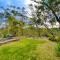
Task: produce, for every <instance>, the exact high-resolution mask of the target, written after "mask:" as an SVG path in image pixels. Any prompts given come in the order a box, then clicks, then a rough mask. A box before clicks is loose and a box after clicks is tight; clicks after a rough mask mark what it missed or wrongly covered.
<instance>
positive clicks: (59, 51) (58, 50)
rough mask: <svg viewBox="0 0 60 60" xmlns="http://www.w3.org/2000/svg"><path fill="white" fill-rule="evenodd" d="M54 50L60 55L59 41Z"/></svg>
mask: <svg viewBox="0 0 60 60" xmlns="http://www.w3.org/2000/svg"><path fill="white" fill-rule="evenodd" d="M56 51H57V56H58V57H60V42H59V43H58V44H57V47H56Z"/></svg>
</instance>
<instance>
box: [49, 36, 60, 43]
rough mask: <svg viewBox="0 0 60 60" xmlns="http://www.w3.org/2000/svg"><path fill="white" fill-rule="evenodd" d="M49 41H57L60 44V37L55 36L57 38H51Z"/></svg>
mask: <svg viewBox="0 0 60 60" xmlns="http://www.w3.org/2000/svg"><path fill="white" fill-rule="evenodd" d="M49 40H51V41H55V42H60V36H55V37H53V36H52V37H49Z"/></svg>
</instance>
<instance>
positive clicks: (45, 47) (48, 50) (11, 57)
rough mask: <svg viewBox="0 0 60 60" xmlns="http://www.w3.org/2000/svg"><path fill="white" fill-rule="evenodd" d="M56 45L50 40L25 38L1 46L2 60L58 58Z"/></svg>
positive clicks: (51, 59)
mask: <svg viewBox="0 0 60 60" xmlns="http://www.w3.org/2000/svg"><path fill="white" fill-rule="evenodd" d="M55 45H56V44H55V43H52V42H50V41H48V40H42V39H33V38H24V39H22V40H20V41H18V42H12V43H9V44H4V45H2V46H0V60H58V59H57V58H56V55H55Z"/></svg>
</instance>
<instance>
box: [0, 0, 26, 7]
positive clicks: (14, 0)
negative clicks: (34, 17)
mask: <svg viewBox="0 0 60 60" xmlns="http://www.w3.org/2000/svg"><path fill="white" fill-rule="evenodd" d="M26 1H27V0H26ZM7 5H15V6H19V7H23V6H24V7H25V0H0V7H1V6H3V7H6V6H7Z"/></svg>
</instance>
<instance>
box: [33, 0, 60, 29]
mask: <svg viewBox="0 0 60 60" xmlns="http://www.w3.org/2000/svg"><path fill="white" fill-rule="evenodd" d="M32 1H34V2H36V3H37V4H41V5H42V6H43V7H44V11H45V10H46V11H48V12H49V13H52V14H51V16H52V17H55V18H56V21H57V22H58V23H59V28H60V18H59V17H60V14H59V13H60V0H40V1H37V0H32ZM48 15H49V14H48Z"/></svg>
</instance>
